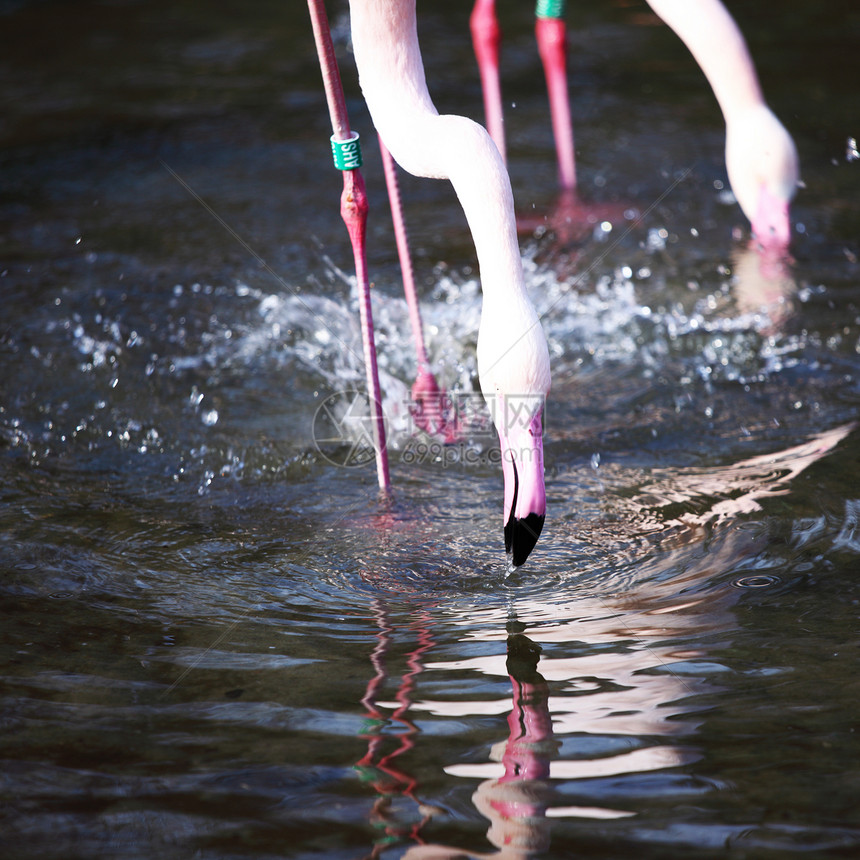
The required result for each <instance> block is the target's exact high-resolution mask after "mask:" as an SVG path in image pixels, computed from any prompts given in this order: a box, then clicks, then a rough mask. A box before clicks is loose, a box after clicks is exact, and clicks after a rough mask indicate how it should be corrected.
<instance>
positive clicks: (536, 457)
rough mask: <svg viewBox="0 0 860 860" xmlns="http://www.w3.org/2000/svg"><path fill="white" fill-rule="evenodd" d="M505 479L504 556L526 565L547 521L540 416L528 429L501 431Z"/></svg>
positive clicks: (536, 417) (517, 563)
mask: <svg viewBox="0 0 860 860" xmlns="http://www.w3.org/2000/svg"><path fill="white" fill-rule="evenodd" d="M499 440H500V441H501V445H502V474H503V475H504V478H505V509H504V517H505V552H507V554H508V557H509V559H510V561H511V564H512V565H513V566H514V567H520V566H521V565H523V564H525V561H526V559H527V558H528V557H529V553H530V552H531V551H532V550H533V549H534V547H535V544H536V543H537V540H538V538H539V537H540V533H541V529H543V523H544V519H545V518H546V489H545V487H544V479H543V438H542V430H541V413H540V411H538V412H537V413H536V415H535V416H534V418H533V419H532V421H531V423H530V424H529V425H528V427H524V428H514V429H511V430H509V431H508V432H507V433H505V432H503V431H500V432H499Z"/></svg>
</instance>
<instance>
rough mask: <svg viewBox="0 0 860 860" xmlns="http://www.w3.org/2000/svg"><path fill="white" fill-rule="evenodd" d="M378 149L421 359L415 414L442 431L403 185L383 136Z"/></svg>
mask: <svg viewBox="0 0 860 860" xmlns="http://www.w3.org/2000/svg"><path fill="white" fill-rule="evenodd" d="M379 149H380V152H381V153H382V166H383V168H384V170H385V184H386V186H387V188H388V199H389V201H390V203H391V220H392V222H393V223H394V238H395V241H396V242H397V255H398V257H399V258H400V271H401V273H402V275H403V293H404V295H405V296H406V305H407V307H408V308H409V323H410V325H411V327H412V339H413V340H414V342H415V353H416V357H417V360H418V375H417V377H416V379H415V384H414V385H413V386H412V402H413V405H414V407H415V415H414V418H415V421H416V423H417V424H418V426H419V427H420V428H421V429H422V430H424V431H426V432H427V433H440V432H442V430H443V425H444V423H445V416H444V415H443V409H442V398H443V393H442V391H440V389H439V385H438V383H437V382H436V377H435V376H433V374H432V372H431V371H430V362H429V360H428V358H427V349H426V347H425V345H424V327H423V325H422V323H421V308H420V307H419V305H418V292H417V290H416V289H415V273H414V270H413V268H412V254H411V253H410V251H409V238H408V236H407V233H406V221H405V219H404V217H403V205H402V203H401V199H400V186H399V184H398V182H397V165H395V163H394V159H393V158H392V157H391V153H390V152H389V151H388V149H387V148H386V146H385V144H384V143H383V141H382V138H379Z"/></svg>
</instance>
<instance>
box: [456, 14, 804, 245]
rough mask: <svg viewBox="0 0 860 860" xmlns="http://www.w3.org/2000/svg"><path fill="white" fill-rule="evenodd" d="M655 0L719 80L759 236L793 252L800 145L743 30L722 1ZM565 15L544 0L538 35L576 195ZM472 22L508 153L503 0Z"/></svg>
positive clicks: (742, 195) (561, 166) (737, 171)
mask: <svg viewBox="0 0 860 860" xmlns="http://www.w3.org/2000/svg"><path fill="white" fill-rule="evenodd" d="M648 3H649V4H650V6H651V8H652V9H653V10H654V12H655V13H656V14H657V15H658V16H659V17H660V18H662V19H663V21H664V22H665V23H666V24H668V25H669V26H670V27H671V28H672V30H674V31H675V33H676V34H677V35H678V36H679V37H680V38H681V40H682V41H683V42H684V44H685V45H686V46H687V48H688V49H689V50H690V53H691V54H692V55H693V57H694V58H695V60H696V62H697V63H698V64H699V67H700V68H701V69H702V71H703V72H704V74H705V77H706V78H707V79H708V82H709V83H710V85H711V89H712V90H713V92H714V95H715V97H716V99H717V102H718V104H719V106H720V109H721V111H722V114H723V118H724V120H725V123H726V169H727V172H728V175H729V183H730V184H731V187H732V191H733V192H734V195H735V198H736V199H737V201H738V204H739V205H740V208H741V211H742V212H743V213H744V215H745V216H746V217H747V219H748V220H749V221H750V224H751V227H752V234H753V236H754V238H755V240H756V241H757V242H758V243H759V244H760V245H761V246H762V248H763V249H765V250H775V251H783V250H785V249H786V248H787V247H788V244H789V241H790V239H791V226H790V220H789V205H790V202H791V200H792V198H793V196H794V193H795V191H796V189H797V187H798V182H799V178H798V177H799V171H798V157H797V150H796V148H795V145H794V141H793V140H792V138H791V135H790V134H789V133H788V131H786V129H785V127H784V126H783V125H782V123H781V122H780V121H779V120H778V119H777V118H776V116H775V115H774V113H773V111H771V109H770V108H769V107H768V105H767V103H766V102H765V99H764V96H763V94H762V89H761V86H760V84H759V81H758V77H757V75H756V71H755V66H754V64H753V61H752V57H751V56H750V52H749V49H748V48H747V44H746V42H745V40H744V37H743V34H742V33H741V31H740V29H739V28H738V25H737V24H736V22H735V21H734V19H733V18H732V16H731V15H730V14H729V12H728V11H727V10H726V8H725V6H723V4H722V3H721V2H720V0H695V2H691V0H648ZM563 14H564V0H539V2H538V8H537V21H536V25H535V32H536V37H537V42H538V48H539V52H540V56H541V60H542V62H543V66H544V72H545V75H546V80H547V90H548V93H549V99H550V113H551V116H552V122H553V132H554V137H555V146H556V154H557V159H558V172H559V185H560V187H561V189H562V192H563V193H566V194H568V195H572V194H573V192H574V191H575V189H576V167H575V161H574V150H573V131H572V124H571V119H570V105H569V99H568V92H567V70H566V66H567V60H566V30H565V25H564V21H563ZM470 26H471V30H472V40H473V43H474V47H475V54H476V56H477V59H478V66H479V69H480V73H481V81H482V86H483V91H484V105H485V113H486V117H487V126H488V128H489V129H490V133H491V135H492V137H493V139H494V140H495V141H496V144H497V146H498V147H499V151H500V152H501V153H502V155H503V157H504V154H505V143H504V126H503V122H502V107H501V87H500V84H499V41H500V31H499V25H498V21H497V20H496V15H495V0H476V2H475V6H474V8H473V10H472V16H471V21H470Z"/></svg>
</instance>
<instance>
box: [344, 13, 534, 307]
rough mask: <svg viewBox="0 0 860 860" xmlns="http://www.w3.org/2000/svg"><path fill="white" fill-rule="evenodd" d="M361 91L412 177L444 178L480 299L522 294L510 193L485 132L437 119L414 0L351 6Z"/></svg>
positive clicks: (453, 118)
mask: <svg viewBox="0 0 860 860" xmlns="http://www.w3.org/2000/svg"><path fill="white" fill-rule="evenodd" d="M350 12H351V17H352V40H353V49H354V52H355V60H356V65H357V66H358V72H359V80H360V83H361V88H362V92H363V94H364V97H365V101H366V102H367V105H368V108H369V110H370V114H371V117H372V118H373V123H374V125H375V126H376V129H377V131H378V132H379V134H380V136H381V138H382V139H383V141H384V142H385V145H386V147H388V150H389V151H390V152H391V154H392V155H393V156H394V159H395V161H397V162H398V164H400V166H401V167H403V168H404V170H406V171H408V172H409V173H412V174H414V175H415V176H425V177H429V178H435V179H448V180H450V181H451V183H452V185H453V186H454V190H455V192H456V193H457V197H458V198H459V200H460V204H461V206H462V207H463V211H464V212H465V215H466V220H467V221H468V223H469V228H470V230H471V232H472V238H473V240H474V243H475V250H476V252H477V255H478V263H479V266H480V270H481V280H482V285H483V288H484V296H485V300H488V301H490V302H493V301H495V300H497V299H502V300H503V299H505V298H506V297H509V296H510V295H511V294H514V295H518V296H522V295H524V294H525V286H524V278H523V272H522V261H521V259H520V253H519V245H518V243H517V233H516V219H515V216H514V203H513V194H512V192H511V184H510V179H509V178H508V174H507V171H506V169H505V165H504V162H503V160H502V157H501V155H500V154H499V152H498V149H497V148H496V146H495V144H494V143H493V141H492V140H491V139H490V136H489V135H488V134H487V132H486V131H485V130H484V129H483V128H482V127H481V126H479V125H478V124H477V123H475V122H472V121H471V120H469V119H466V118H465V117H460V116H453V115H444V116H440V115H439V113H438V111H437V110H436V107H435V106H434V104H433V101H432V99H431V98H430V94H429V92H428V90H427V84H426V80H425V76H424V67H423V64H422V61H421V51H420V48H419V46H418V32H417V25H416V18H415V2H414V0H351V2H350Z"/></svg>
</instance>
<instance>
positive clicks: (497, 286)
mask: <svg viewBox="0 0 860 860" xmlns="http://www.w3.org/2000/svg"><path fill="white" fill-rule="evenodd" d="M350 17H351V25H352V43H353V51H354V54H355V62H356V66H357V68H358V75H359V83H360V85H361V90H362V94H363V95H364V99H365V101H366V103H367V106H368V110H369V111H370V115H371V118H372V120H373V124H374V126H375V127H376V130H377V132H378V133H379V136H380V138H381V139H382V141H383V142H384V145H385V147H386V148H387V149H388V151H389V152H390V153H391V155H392V156H393V158H394V160H395V161H396V162H397V163H398V164H399V165H400V166H401V167H402V168H403V169H404V170H406V171H407V172H408V173H411V174H413V175H415V176H423V177H429V178H436V179H448V180H450V182H451V183H452V185H453V186H454V190H455V192H456V194H457V197H458V198H459V201H460V204H461V206H462V207H463V211H464V213H465V215H466V220H467V221H468V224H469V229H470V230H471V233H472V239H473V241H474V244H475V250H476V253H477V257H478V264H479V267H480V277H481V287H482V292H483V304H482V312H481V322H480V326H479V330H478V345H477V359H478V377H479V380H480V384H481V390H482V393H483V395H484V399H485V400H486V403H487V406H488V408H489V410H490V414H491V416H492V417H493V421H494V423H495V426H496V430H497V432H498V435H499V442H500V447H501V460H502V474H503V478H504V501H503V524H504V539H505V549H506V552H507V553H508V558H509V561H510V564H511V565H512V566H513V567H519V566H521V565H522V564H523V563H524V562H525V561H526V559H527V558H528V556H529V553H530V552H531V551H532V549H533V548H534V546H535V544H536V543H537V540H538V537H539V535H540V533H541V529H542V528H543V524H544V519H545V516H546V490H545V486H544V474H543V472H544V469H543V465H544V464H543V439H542V416H543V409H544V403H545V400H546V396H547V394H548V393H549V389H550V367H549V351H548V349H547V343H546V339H545V337H544V334H543V330H542V329H541V326H540V322H539V320H538V316H537V312H536V311H535V308H534V306H533V304H532V302H531V301H530V299H529V296H528V293H527V291H526V287H525V278H524V275H523V267H522V260H521V257H520V252H519V245H518V242H517V231H516V218H515V214H514V203H513V193H512V191H511V183H510V179H509V177H508V173H507V170H506V168H505V163H504V160H503V159H502V156H501V154H500V153H499V150H498V148H497V147H496V145H495V144H494V143H493V140H492V138H491V137H490V135H489V134H488V133H487V131H486V130H485V129H484V128H483V127H482V126H480V125H478V124H477V123H475V122H473V121H472V120H470V119H467V118H466V117H462V116H455V115H440V114H439V113H438V111H437V110H436V108H435V106H434V105H433V102H432V100H431V98H430V94H429V93H428V91H427V84H426V80H425V76H424V66H423V63H422V60H421V52H420V48H419V45H418V34H417V27H416V17H415V0H350Z"/></svg>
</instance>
